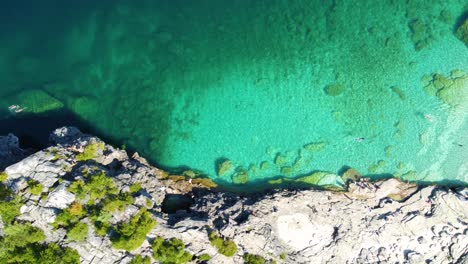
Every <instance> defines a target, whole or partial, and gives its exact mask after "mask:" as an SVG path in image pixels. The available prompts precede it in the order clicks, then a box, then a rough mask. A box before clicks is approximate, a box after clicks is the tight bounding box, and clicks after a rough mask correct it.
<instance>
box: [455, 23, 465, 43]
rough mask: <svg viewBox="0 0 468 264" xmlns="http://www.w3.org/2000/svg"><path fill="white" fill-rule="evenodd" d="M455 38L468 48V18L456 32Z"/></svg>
mask: <svg viewBox="0 0 468 264" xmlns="http://www.w3.org/2000/svg"><path fill="white" fill-rule="evenodd" d="M455 36H457V38H458V39H460V40H461V41H463V43H465V45H466V46H468V16H467V18H465V20H464V21H463V22H462V23H460V26H459V27H458V28H457V31H456V32H455Z"/></svg>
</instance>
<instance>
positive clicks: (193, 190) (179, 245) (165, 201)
mask: <svg viewBox="0 0 468 264" xmlns="http://www.w3.org/2000/svg"><path fill="white" fill-rule="evenodd" d="M10 137H11V136H10ZM50 139H51V141H52V142H53V144H54V145H52V146H50V147H48V148H46V149H44V150H41V151H39V152H37V153H35V154H33V155H31V156H29V157H27V158H25V159H23V160H22V161H19V162H18V163H16V164H13V165H10V166H8V167H7V168H6V169H5V172H4V173H2V175H4V176H5V177H4V178H2V179H1V180H2V181H3V183H2V185H3V184H4V186H6V187H7V188H9V189H11V190H12V191H13V193H14V194H16V195H17V196H18V197H20V199H19V200H20V205H21V207H20V210H19V211H18V215H17V216H14V218H16V220H19V221H22V222H31V224H32V226H34V227H37V228H40V229H41V230H43V232H44V234H45V241H46V242H47V243H51V242H54V243H58V244H59V245H60V246H62V247H69V248H72V249H74V250H76V251H77V252H78V254H79V255H80V260H81V262H82V263H104V264H106V263H130V261H132V260H133V259H135V260H136V259H137V258H138V259H140V258H142V256H143V257H145V258H147V259H148V260H150V262H152V263H158V262H157V261H162V260H164V259H166V260H167V259H171V258H177V256H179V257H180V258H179V260H184V261H189V260H191V261H192V263H196V262H198V263H199V262H202V261H207V259H210V260H208V263H243V261H244V259H252V258H255V259H265V260H266V261H267V263H271V262H273V261H276V263H322V262H334V263H346V262H348V263H385V262H392V263H394V262H400V263H422V262H425V261H426V262H427V261H430V262H431V263H447V261H450V262H453V263H465V262H466V261H467V260H468V259H467V254H468V227H467V226H468V189H467V188H451V189H449V188H444V187H437V186H426V187H419V186H416V185H414V184H407V183H403V182H401V181H399V180H396V179H390V180H382V181H378V182H368V181H366V180H364V179H362V178H361V175H360V174H359V173H358V172H357V171H355V170H353V169H348V170H346V171H345V172H344V173H343V174H342V175H343V176H342V178H343V180H341V179H340V183H341V184H344V183H343V182H342V181H344V182H350V184H349V190H348V191H341V192H332V191H319V190H310V189H305V190H304V189H303V190H299V189H288V190H271V191H268V192H265V193H257V194H251V195H248V196H242V195H239V194H235V193H229V192H223V191H220V190H210V189H209V188H207V187H205V186H204V185H203V184H201V181H200V180H198V179H193V178H191V177H184V176H170V175H168V174H167V173H166V172H164V171H162V170H160V169H157V168H154V167H152V166H150V165H149V164H148V163H147V162H146V161H145V160H144V159H143V158H141V157H139V155H138V154H136V155H133V156H132V157H129V156H128V155H127V153H126V152H125V151H123V150H119V149H116V148H114V147H112V146H110V145H108V144H105V143H104V142H102V141H101V140H100V139H98V138H96V137H93V136H90V135H85V134H82V133H81V132H80V131H79V130H77V129H76V128H60V129H57V130H56V131H55V132H54V133H53V134H52V135H51V137H50ZM8 142H10V141H5V140H2V141H0V143H2V144H0V149H5V148H6V147H5V144H6V145H8V144H9V143H8ZM90 144H102V146H103V148H102V150H101V149H100V148H95V151H96V152H95V153H94V155H91V156H90V159H85V160H77V158H76V157H77V156H79V155H80V154H82V153H84V151H85V149H86V147H87V146H89V145H90ZM10 145H11V144H10ZM13 145H15V144H13ZM88 149H89V148H88ZM88 151H89V150H88ZM6 158H8V157H6ZM0 159H1V160H0V161H3V160H4V159H5V156H0ZM192 176H193V175H192ZM337 177H338V178H339V176H337V175H334V174H332V173H328V172H316V173H313V174H311V175H309V176H306V177H304V178H303V179H298V180H300V181H305V182H310V181H313V182H317V181H325V180H326V181H328V180H330V181H337ZM31 181H34V182H35V183H36V186H37V185H40V186H42V188H41V189H40V190H39V193H33V192H32V191H31V186H30V183H31ZM2 199H3V196H2ZM2 202H7V203H8V202H12V201H2ZM96 208H99V209H100V210H95V209H96ZM103 212H105V214H104V213H103ZM0 213H2V214H1V217H2V218H1V219H2V220H1V221H0V222H1V223H2V224H0V234H2V235H3V230H4V228H5V224H7V225H8V223H5V221H6V220H7V219H11V216H8V215H6V214H5V215H4V212H3V211H1V210H0ZM7 216H8V217H9V218H7ZM78 227H79V228H78ZM82 227H85V228H82ZM83 230H84V231H83ZM80 232H81V233H80ZM80 238H81V239H82V240H80ZM214 238H216V243H215V242H214V240H215V239H214ZM218 242H219V243H218ZM231 255H232V256H231ZM184 261H182V263H183V262H184ZM160 263H164V261H162V262H160Z"/></svg>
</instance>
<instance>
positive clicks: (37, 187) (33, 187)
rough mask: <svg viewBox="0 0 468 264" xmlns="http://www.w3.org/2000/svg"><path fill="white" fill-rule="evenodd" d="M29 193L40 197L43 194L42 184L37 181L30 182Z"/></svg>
mask: <svg viewBox="0 0 468 264" xmlns="http://www.w3.org/2000/svg"><path fill="white" fill-rule="evenodd" d="M28 186H29V188H28V191H29V193H31V194H32V195H40V194H41V193H42V188H43V187H42V184H40V183H39V182H38V181H35V180H29V181H28Z"/></svg>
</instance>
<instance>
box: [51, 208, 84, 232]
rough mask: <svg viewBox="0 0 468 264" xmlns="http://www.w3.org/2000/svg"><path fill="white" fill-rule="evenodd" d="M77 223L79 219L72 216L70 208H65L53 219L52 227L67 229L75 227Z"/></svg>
mask: <svg viewBox="0 0 468 264" xmlns="http://www.w3.org/2000/svg"><path fill="white" fill-rule="evenodd" d="M79 221H80V217H78V216H76V215H73V214H72V213H71V212H70V208H66V209H64V210H62V211H61V212H60V213H58V214H57V216H56V217H55V221H54V222H53V223H52V226H53V227H55V228H59V227H64V228H68V227H69V226H72V225H75V224H76V223H78V222H79Z"/></svg>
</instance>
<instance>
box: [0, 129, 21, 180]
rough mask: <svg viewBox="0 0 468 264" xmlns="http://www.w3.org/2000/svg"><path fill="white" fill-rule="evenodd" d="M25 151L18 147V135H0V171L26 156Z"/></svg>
mask: <svg viewBox="0 0 468 264" xmlns="http://www.w3.org/2000/svg"><path fill="white" fill-rule="evenodd" d="M26 154H27V152H26V151H25V150H23V149H21V148H20V146H19V141H18V137H16V136H15V135H13V134H8V135H7V136H3V137H2V136H0V171H1V170H3V169H5V167H7V166H8V165H11V164H13V163H15V162H17V161H20V160H21V159H23V158H24V157H26Z"/></svg>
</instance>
